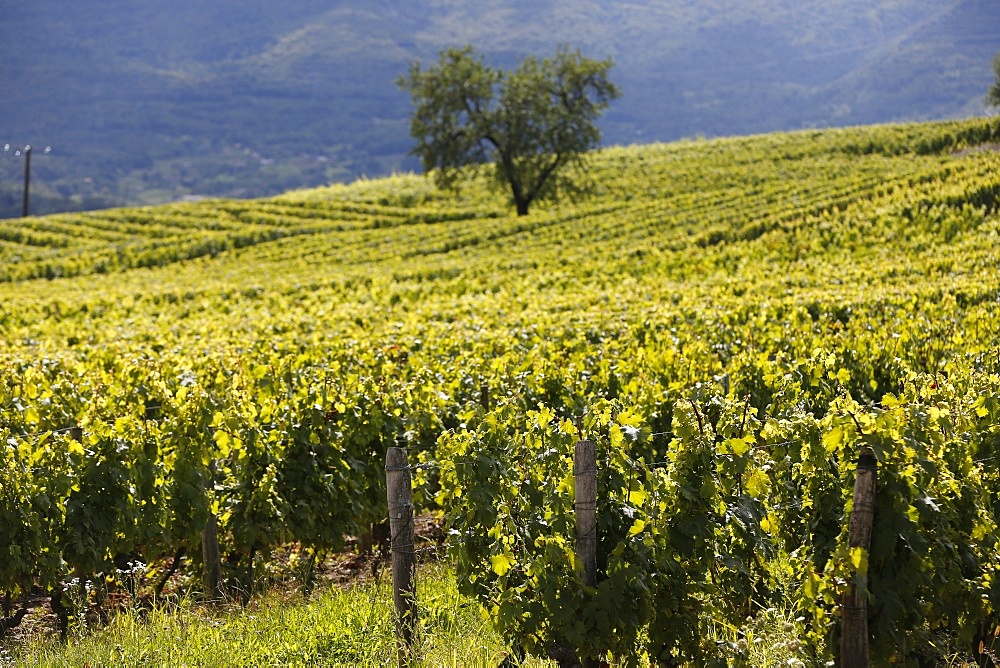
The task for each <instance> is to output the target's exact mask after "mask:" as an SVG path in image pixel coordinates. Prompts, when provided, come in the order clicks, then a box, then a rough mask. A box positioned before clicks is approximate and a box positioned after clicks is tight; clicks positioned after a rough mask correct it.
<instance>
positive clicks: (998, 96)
mask: <svg viewBox="0 0 1000 668" xmlns="http://www.w3.org/2000/svg"><path fill="white" fill-rule="evenodd" d="M993 71H994V72H996V75H997V80H996V82H994V84H993V87H992V88H990V92H989V94H988V95H987V96H986V103H987V104H991V105H993V106H995V107H1000V53H997V55H996V57H995V58H994V59H993Z"/></svg>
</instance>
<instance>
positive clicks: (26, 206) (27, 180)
mask: <svg viewBox="0 0 1000 668" xmlns="http://www.w3.org/2000/svg"><path fill="white" fill-rule="evenodd" d="M11 149H12V147H11V145H10V144H4V145H3V152H4V154H5V155H6V154H7V153H8V152H10V151H11ZM13 151H14V157H20V156H21V154H22V153H23V154H24V200H23V201H22V203H21V217H22V218H27V217H28V214H29V213H31V144H26V145H25V147H24V148H15V149H13ZM44 152H45V153H51V152H52V147H51V146H46V147H45V151H44Z"/></svg>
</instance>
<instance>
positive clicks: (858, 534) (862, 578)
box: [840, 447, 878, 668]
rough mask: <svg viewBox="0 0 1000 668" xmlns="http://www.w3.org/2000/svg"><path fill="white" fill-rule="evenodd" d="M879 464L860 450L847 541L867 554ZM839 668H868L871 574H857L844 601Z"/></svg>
mask: <svg viewBox="0 0 1000 668" xmlns="http://www.w3.org/2000/svg"><path fill="white" fill-rule="evenodd" d="M877 469H878V462H877V460H876V459H875V455H874V453H873V452H872V449H871V448H868V447H866V448H864V449H862V450H861V455H860V456H859V457H858V469H857V478H856V479H855V481H854V505H853V507H852V509H851V520H850V521H851V523H850V527H849V532H848V542H849V545H850V546H851V548H855V547H860V548H863V549H864V550H865V552H867V551H868V550H869V548H870V547H871V537H872V525H873V523H874V520H875V483H876V481H877ZM841 616H842V617H841V618H842V625H841V633H840V666H841V668H868V665H869V661H870V656H869V647H868V573H867V571H862V572H858V573H856V574H855V576H854V578H853V580H852V581H851V584H850V588H849V589H848V591H847V592H846V593H845V594H844V596H843V598H842V599H841Z"/></svg>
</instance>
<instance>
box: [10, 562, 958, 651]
mask: <svg viewBox="0 0 1000 668" xmlns="http://www.w3.org/2000/svg"><path fill="white" fill-rule="evenodd" d="M417 589H418V600H419V606H420V613H419V614H420V626H419V632H418V642H417V647H416V661H415V662H414V664H413V665H414V666H418V667H419V666H463V667H464V666H470V667H480V666H481V667H483V668H487V667H489V668H494V667H496V666H498V665H500V663H501V662H502V661H503V659H504V657H505V656H506V655H507V652H508V649H509V648H508V647H507V645H506V643H505V642H504V640H503V639H502V638H501V637H500V636H499V635H498V634H497V633H496V631H495V630H494V629H493V626H492V624H491V623H490V620H489V619H488V618H487V617H485V616H484V614H483V613H482V612H481V610H480V608H479V606H478V605H476V603H475V602H474V601H471V600H469V599H466V598H465V597H463V596H462V595H461V594H459V592H458V590H457V587H456V581H455V573H454V570H453V569H452V568H451V567H450V566H449V565H448V564H447V563H445V562H435V563H428V564H423V565H421V566H420V568H419V570H418V577H417ZM392 605H393V604H392V587H391V576H390V574H389V573H388V570H385V571H383V572H382V573H381V574H379V575H377V576H376V577H375V578H374V579H372V580H365V581H357V582H356V583H354V584H353V585H351V586H348V587H346V588H345V587H344V586H343V585H339V584H331V585H329V586H327V587H326V588H324V589H321V590H317V591H316V592H315V593H314V594H313V595H312V596H311V597H310V598H308V599H306V598H304V597H303V596H302V595H301V594H299V593H296V592H292V591H289V590H288V589H287V588H283V589H272V590H270V591H268V592H266V593H264V594H262V595H260V596H259V597H256V598H254V599H253V600H252V602H251V604H250V605H249V606H247V607H242V606H240V605H237V604H235V603H234V604H229V605H209V604H206V603H203V602H199V601H197V600H196V599H194V598H190V597H189V598H185V599H182V600H181V601H180V603H179V604H177V605H176V606H173V607H156V608H154V609H152V610H144V609H140V608H127V607H126V608H124V609H122V610H121V611H120V612H119V613H118V614H116V616H115V617H114V618H113V619H112V620H111V622H110V623H108V624H107V625H106V626H102V627H99V628H92V629H87V628H86V627H81V626H75V627H72V628H73V632H72V633H71V637H70V639H69V641H68V642H66V643H62V642H60V641H59V640H58V638H57V636H56V635H55V634H54V633H53V632H51V631H38V630H35V631H33V632H32V633H31V634H30V635H29V636H28V637H27V638H22V639H19V640H17V641H12V640H7V641H4V642H2V643H0V668H7V667H8V666H10V667H13V666H25V667H35V666H74V667H79V666H89V667H96V666H130V667H132V666H134V667H139V666H206V667H209V666H306V665H308V666H351V667H362V668H363V667H366V666H386V665H395V663H396V640H395V629H394V621H393V607H392ZM792 616H793V613H792V612H791V610H790V609H789V610H780V609H774V608H769V609H767V610H762V611H760V612H759V613H758V614H757V615H756V616H754V617H753V618H747V619H746V620H743V621H741V622H737V623H735V624H734V623H731V622H728V621H724V620H720V621H718V622H717V623H714V624H711V625H710V627H711V628H712V632H713V633H714V635H715V639H716V642H718V643H720V644H722V645H724V646H725V647H726V648H727V651H726V652H725V654H726V655H727V657H728V661H727V663H728V664H729V665H731V666H734V667H740V668H750V667H765V666H766V667H775V668H777V667H778V666H781V667H785V668H787V667H789V666H791V667H802V668H804V667H805V666H816V667H817V668H818V667H823V666H828V665H831V663H828V662H824V661H823V660H819V661H818V662H817V661H815V660H810V658H809V657H808V652H807V650H806V646H805V643H803V642H801V641H800V639H799V638H798V637H797V636H796V631H795V629H796V625H795V624H794V623H792V622H793V620H792ZM948 645H949V643H948V642H947V639H942V644H941V646H940V647H936V648H934V649H935V650H936V651H935V652H934V653H935V654H936V655H937V656H936V660H935V665H941V666H949V667H954V668H963V667H965V666H968V665H970V664H967V663H966V662H965V661H963V660H962V659H961V658H960V655H959V654H958V653H957V652H955V648H953V647H950V646H948ZM522 665H523V666H524V667H525V668H531V667H538V666H555V664H554V663H552V662H546V661H540V660H531V659H529V660H527V661H525V662H524V663H523V664H522Z"/></svg>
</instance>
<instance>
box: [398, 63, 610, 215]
mask: <svg viewBox="0 0 1000 668" xmlns="http://www.w3.org/2000/svg"><path fill="white" fill-rule="evenodd" d="M611 67H612V63H611V61H610V60H600V61H599V60H592V59H590V58H585V57H583V56H582V55H581V54H580V52H579V51H570V50H569V49H568V48H566V47H562V48H560V49H559V50H558V51H557V52H556V54H555V56H554V57H553V58H546V59H543V60H539V59H538V58H536V57H534V56H529V57H527V58H524V59H523V60H522V61H521V63H520V65H519V66H518V67H517V68H516V69H514V70H510V71H504V70H500V69H495V68H493V67H490V66H488V65H486V64H485V63H484V61H483V58H482V56H479V55H477V54H476V53H475V52H474V51H473V49H472V47H471V46H466V47H464V48H461V49H459V48H451V49H446V50H443V51H442V52H441V54H440V59H439V61H438V64H437V65H436V66H433V67H430V68H429V69H427V70H423V69H421V66H420V62H419V61H415V62H413V63H412V64H411V65H410V70H409V73H408V74H406V75H403V76H401V77H400V78H399V79H398V81H397V83H398V84H399V86H400V88H402V89H403V90H406V91H409V93H410V94H411V95H412V97H413V104H414V107H415V109H414V112H413V116H412V118H411V122H410V134H411V135H412V136H413V137H414V138H415V139H416V140H417V145H416V147H415V148H414V149H413V151H412V153H413V154H414V155H416V156H418V157H419V158H420V160H421V162H422V164H423V167H424V169H425V170H427V171H428V172H433V174H434V178H435V180H436V182H437V184H438V186H439V187H444V188H453V187H455V186H456V185H457V182H458V180H459V179H460V178H461V177H463V176H468V175H471V174H473V173H475V172H476V171H478V170H479V169H480V168H489V169H491V170H492V174H493V176H494V178H495V183H496V184H497V186H498V187H500V188H502V189H506V190H509V192H510V195H511V199H512V200H513V202H514V206H515V207H516V209H517V213H518V215H524V214H526V213H527V212H528V207H529V206H530V205H531V203H532V202H534V201H535V200H542V199H553V198H556V197H558V196H559V195H560V194H561V193H567V192H576V191H578V190H580V176H581V174H582V173H584V171H585V170H584V167H585V164H584V158H585V154H586V152H587V151H589V150H591V149H593V148H595V147H596V146H597V145H598V144H599V142H600V139H601V132H600V130H599V129H598V127H597V125H596V120H597V118H598V117H599V116H600V114H601V112H603V111H604V109H605V108H607V106H608V104H610V102H611V101H612V100H614V99H615V98H617V97H619V96H620V95H621V93H620V91H619V89H618V87H617V86H615V84H613V83H612V82H611V81H610V79H609V78H608V72H609V71H610V69H611Z"/></svg>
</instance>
